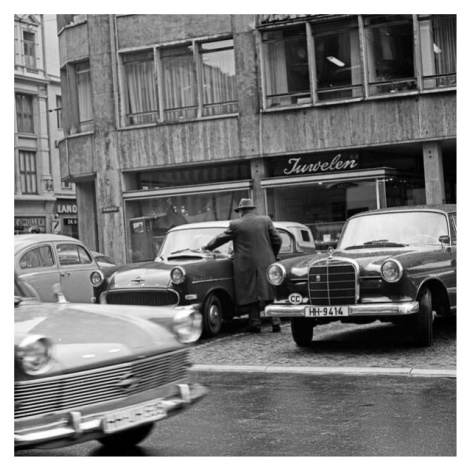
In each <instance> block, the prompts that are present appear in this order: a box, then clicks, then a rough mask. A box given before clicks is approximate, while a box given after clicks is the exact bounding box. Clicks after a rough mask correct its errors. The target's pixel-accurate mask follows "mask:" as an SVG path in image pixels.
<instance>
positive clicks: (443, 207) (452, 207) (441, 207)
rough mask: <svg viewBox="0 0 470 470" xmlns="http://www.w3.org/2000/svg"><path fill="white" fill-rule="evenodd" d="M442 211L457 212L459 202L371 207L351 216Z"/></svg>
mask: <svg viewBox="0 0 470 470" xmlns="http://www.w3.org/2000/svg"><path fill="white" fill-rule="evenodd" d="M426 210H430V211H440V212H445V213H450V212H457V204H420V205H415V206H397V207H387V208H384V209H371V210H369V211H364V212H359V213H358V214H355V215H353V216H351V217H350V218H351V219H352V218H355V217H360V216H363V215H370V214H383V213H387V212H414V211H426Z"/></svg>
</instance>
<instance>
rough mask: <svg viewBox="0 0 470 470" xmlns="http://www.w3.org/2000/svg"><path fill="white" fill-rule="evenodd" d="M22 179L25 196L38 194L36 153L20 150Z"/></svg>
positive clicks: (22, 189)
mask: <svg viewBox="0 0 470 470" xmlns="http://www.w3.org/2000/svg"><path fill="white" fill-rule="evenodd" d="M19 158H20V179H21V192H22V193H23V194H37V193H38V187H37V174H36V153H35V152H26V151H22V150H20V152H19Z"/></svg>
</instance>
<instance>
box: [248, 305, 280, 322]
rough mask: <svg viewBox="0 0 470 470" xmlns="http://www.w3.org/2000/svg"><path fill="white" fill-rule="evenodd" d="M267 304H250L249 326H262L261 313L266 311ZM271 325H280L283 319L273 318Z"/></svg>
mask: <svg viewBox="0 0 470 470" xmlns="http://www.w3.org/2000/svg"><path fill="white" fill-rule="evenodd" d="M266 303H267V302H253V303H251V304H249V320H248V326H249V327H250V328H251V327H252V326H261V317H260V312H261V310H263V309H264V307H265V306H266ZM271 324H272V325H273V326H274V325H280V324H281V319H280V318H279V317H271Z"/></svg>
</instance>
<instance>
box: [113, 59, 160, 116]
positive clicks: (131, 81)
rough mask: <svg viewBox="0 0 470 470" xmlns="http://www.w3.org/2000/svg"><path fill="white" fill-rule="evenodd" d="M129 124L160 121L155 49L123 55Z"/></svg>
mask: <svg viewBox="0 0 470 470" xmlns="http://www.w3.org/2000/svg"><path fill="white" fill-rule="evenodd" d="M122 64H123V70H124V82H125V96H126V117H127V124H146V123H150V122H157V121H158V104H157V103H158V102H157V87H156V82H155V72H154V59H153V51H145V52H139V53H133V54H126V55H123V56H122Z"/></svg>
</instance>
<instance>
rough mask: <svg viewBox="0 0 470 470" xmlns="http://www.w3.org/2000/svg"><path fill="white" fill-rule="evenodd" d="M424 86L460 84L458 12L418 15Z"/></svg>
mask: <svg viewBox="0 0 470 470" xmlns="http://www.w3.org/2000/svg"><path fill="white" fill-rule="evenodd" d="M419 35H420V41H421V64H422V68H423V84H424V88H425V89H428V88H439V87H449V86H456V85H457V81H456V80H457V78H456V72H457V16H456V15H450V16H434V15H432V16H431V15H419Z"/></svg>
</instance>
